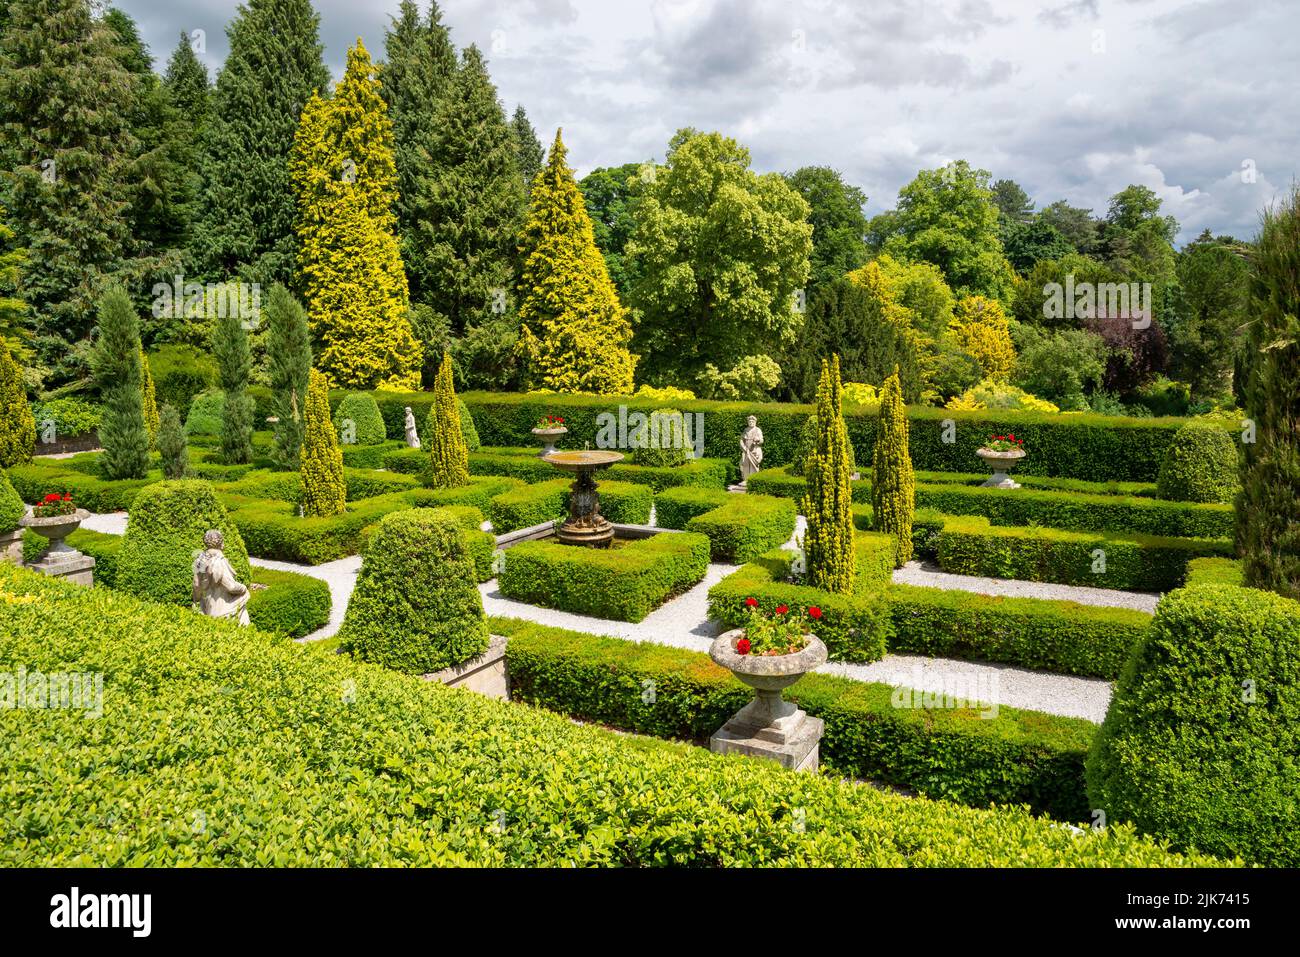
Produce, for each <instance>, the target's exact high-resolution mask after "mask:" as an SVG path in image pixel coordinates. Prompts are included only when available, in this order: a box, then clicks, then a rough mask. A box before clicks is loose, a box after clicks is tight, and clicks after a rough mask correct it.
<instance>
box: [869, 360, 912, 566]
mask: <svg viewBox="0 0 1300 957" xmlns="http://www.w3.org/2000/svg"><path fill="white" fill-rule="evenodd" d="M915 515H916V476H915V473H914V472H913V471H912V454H911V452H910V451H909V450H908V444H907V407H906V406H904V405H903V392H902V389H901V387H900V386H899V382H898V372H897V371H895V372H894V374H893V375H891V376H890V377H889V378H888V379H886V380H885V387H884V390H883V391H882V392H881V395H880V427H879V429H877V431H876V447H875V451H874V452H873V454H872V459H871V517H872V524H873V525H874V527H875V529H876V531H878V532H888V533H889V534H890V535H893V536H894V537H895V538H896V539H897V540H898V551H897V552H896V554H895V560H894V564H895V566H896V567H898V568H902V567H903V565H905V564H906V563H907V562H909V561H911V560H912V520H913V518H914V517H915Z"/></svg>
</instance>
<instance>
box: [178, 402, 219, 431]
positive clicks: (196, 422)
mask: <svg viewBox="0 0 1300 957" xmlns="http://www.w3.org/2000/svg"><path fill="white" fill-rule="evenodd" d="M225 417H226V397H225V395H224V394H223V393H220V392H204V393H202V394H201V395H196V396H195V397H194V401H192V402H191V403H190V412H189V415H187V416H186V417H185V434H186V435H220V434H221V428H222V423H223V422H224V421H225Z"/></svg>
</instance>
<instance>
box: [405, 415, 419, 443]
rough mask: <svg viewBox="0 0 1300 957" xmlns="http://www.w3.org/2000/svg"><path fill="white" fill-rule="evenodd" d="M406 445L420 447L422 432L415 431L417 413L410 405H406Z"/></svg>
mask: <svg viewBox="0 0 1300 957" xmlns="http://www.w3.org/2000/svg"><path fill="white" fill-rule="evenodd" d="M406 445H407V447H408V448H412V449H418V448H419V447H420V433H419V432H417V431H415V413H414V412H412V411H411V407H410V406H409V405H408V406H407V407H406Z"/></svg>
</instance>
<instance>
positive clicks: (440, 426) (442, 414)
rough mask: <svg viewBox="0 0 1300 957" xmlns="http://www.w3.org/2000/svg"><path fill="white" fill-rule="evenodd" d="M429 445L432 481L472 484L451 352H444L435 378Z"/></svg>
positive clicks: (435, 483) (443, 485) (438, 484)
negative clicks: (452, 373)
mask: <svg viewBox="0 0 1300 957" xmlns="http://www.w3.org/2000/svg"><path fill="white" fill-rule="evenodd" d="M428 431H429V434H428V435H426V436H425V444H426V445H428V447H429V459H430V463H431V465H432V469H431V472H430V476H431V477H430V481H429V484H430V485H432V486H433V487H434V488H459V487H460V486H462V485H468V484H469V450H468V449H466V448H465V435H464V433H463V432H462V431H461V427H460V409H459V408H457V406H456V387H455V385H454V384H453V383H452V380H451V356H450V355H448V354H447V353H443V356H442V365H441V366H439V367H438V377H437V378H436V379H435V380H434V382H433V406H432V407H431V408H430V409H429V430H428Z"/></svg>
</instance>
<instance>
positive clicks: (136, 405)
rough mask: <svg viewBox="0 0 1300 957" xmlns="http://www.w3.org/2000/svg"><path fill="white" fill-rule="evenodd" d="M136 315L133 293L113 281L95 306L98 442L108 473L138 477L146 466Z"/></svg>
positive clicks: (147, 440) (146, 451)
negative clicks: (99, 415)
mask: <svg viewBox="0 0 1300 957" xmlns="http://www.w3.org/2000/svg"><path fill="white" fill-rule="evenodd" d="M140 357H141V352H140V320H139V318H138V317H137V316H136V312H135V307H134V306H133V305H132V304H131V298H130V297H129V296H128V295H127V294H126V292H125V290H123V289H122V287H121V286H113V287H111V288H110V289H109V290H108V292H106V293H105V294H104V297H103V301H102V302H101V303H100V305H99V340H98V342H97V343H96V357H95V375H96V377H97V379H98V380H99V384H100V389H101V395H102V396H103V405H104V411H103V417H102V418H101V420H100V424H99V441H100V444H101V445H103V447H104V454H103V456H102V457H101V459H100V467H101V468H102V469H103V472H104V475H105V477H106V478H110V479H141V478H144V476H145V472H146V471H147V470H148V468H149V432H148V429H147V427H146V426H145V420H144V395H143V387H144V373H143V369H142V367H141V361H140Z"/></svg>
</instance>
